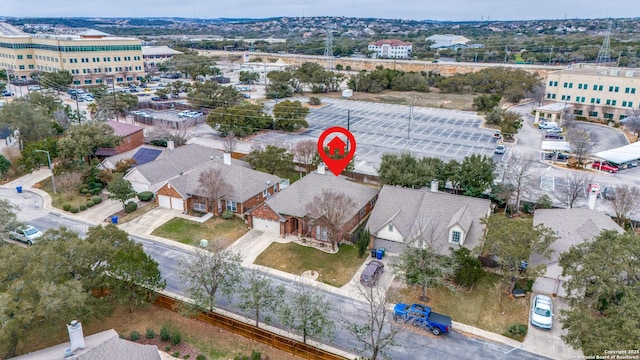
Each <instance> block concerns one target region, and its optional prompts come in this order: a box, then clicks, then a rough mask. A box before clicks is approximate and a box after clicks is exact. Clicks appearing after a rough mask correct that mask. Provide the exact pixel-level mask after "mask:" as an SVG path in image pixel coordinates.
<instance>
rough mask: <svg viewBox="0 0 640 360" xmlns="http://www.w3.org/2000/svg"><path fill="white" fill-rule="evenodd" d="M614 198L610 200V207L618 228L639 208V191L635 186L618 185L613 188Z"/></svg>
mask: <svg viewBox="0 0 640 360" xmlns="http://www.w3.org/2000/svg"><path fill="white" fill-rule="evenodd" d="M614 189H615V191H616V196H615V198H613V199H611V207H612V208H613V212H614V213H615V215H616V222H617V223H618V224H620V226H624V224H625V223H626V222H627V221H628V220H629V217H630V216H631V215H632V213H633V212H635V211H638V206H640V189H639V188H637V187H635V186H629V185H618V186H615V187H614Z"/></svg>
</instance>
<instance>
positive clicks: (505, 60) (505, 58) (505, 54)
mask: <svg viewBox="0 0 640 360" xmlns="http://www.w3.org/2000/svg"><path fill="white" fill-rule="evenodd" d="M504 62H505V63H506V62H507V45H505V46H504Z"/></svg>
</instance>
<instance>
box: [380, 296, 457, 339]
mask: <svg viewBox="0 0 640 360" xmlns="http://www.w3.org/2000/svg"><path fill="white" fill-rule="evenodd" d="M393 318H394V319H395V320H396V322H398V323H409V324H412V325H414V326H418V327H421V328H424V329H426V330H429V331H431V332H432V333H433V335H436V336H438V335H440V334H442V333H448V332H449V331H450V330H451V325H452V321H451V317H449V316H446V315H441V314H438V313H434V312H432V311H431V308H430V307H428V306H425V305H422V304H413V305H408V304H402V303H400V304H396V306H394V308H393Z"/></svg>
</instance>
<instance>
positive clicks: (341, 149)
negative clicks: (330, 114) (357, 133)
mask: <svg viewBox="0 0 640 360" xmlns="http://www.w3.org/2000/svg"><path fill="white" fill-rule="evenodd" d="M333 133H340V134H343V135H345V136H346V137H347V140H348V141H349V145H350V146H349V152H348V153H347V150H346V149H347V144H345V142H344V140H342V139H341V138H340V137H338V136H337V135H336V136H334V137H333V138H332V139H331V140H329V143H327V147H328V148H329V154H327V153H326V152H325V150H324V140H325V139H326V138H327V137H328V136H329V135H331V134H333ZM318 154H320V158H322V161H324V163H325V165H327V167H328V168H329V170H331V172H332V173H333V174H334V175H335V176H338V175H340V173H341V172H342V171H343V170H344V169H346V167H347V165H349V161H351V159H353V155H355V154H356V139H355V138H354V137H353V134H352V133H351V132H350V131H349V130H347V129H345V128H343V127H339V126H334V127H331V128H328V129H327V130H325V131H324V132H323V133H322V134H321V135H320V138H318ZM331 156H334V157H336V158H331Z"/></svg>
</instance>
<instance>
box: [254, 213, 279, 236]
mask: <svg viewBox="0 0 640 360" xmlns="http://www.w3.org/2000/svg"><path fill="white" fill-rule="evenodd" d="M253 228H254V229H256V230H260V231H268V232H272V233H276V234H280V222H279V221H273V220H267V219H261V218H257V217H254V218H253Z"/></svg>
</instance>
